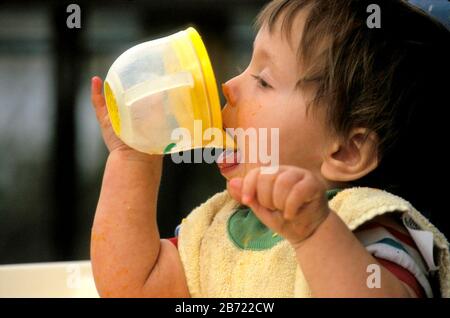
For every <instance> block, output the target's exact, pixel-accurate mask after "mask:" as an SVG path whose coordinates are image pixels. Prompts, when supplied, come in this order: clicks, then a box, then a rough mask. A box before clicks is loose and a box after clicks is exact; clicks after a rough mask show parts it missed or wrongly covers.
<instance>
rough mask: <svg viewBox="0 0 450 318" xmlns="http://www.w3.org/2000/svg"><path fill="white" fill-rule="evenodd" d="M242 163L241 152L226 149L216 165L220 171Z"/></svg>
mask: <svg viewBox="0 0 450 318" xmlns="http://www.w3.org/2000/svg"><path fill="white" fill-rule="evenodd" d="M240 161H241V152H240V151H239V149H238V150H231V149H226V150H224V151H223V152H222V153H221V154H220V155H219V156H218V157H217V159H216V164H217V166H218V167H219V169H220V170H225V169H229V168H231V167H234V166H237V165H238V164H239V163H240Z"/></svg>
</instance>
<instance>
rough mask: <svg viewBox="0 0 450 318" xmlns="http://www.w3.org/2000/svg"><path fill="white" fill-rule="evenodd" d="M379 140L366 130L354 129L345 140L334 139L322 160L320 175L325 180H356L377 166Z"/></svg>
mask: <svg viewBox="0 0 450 318" xmlns="http://www.w3.org/2000/svg"><path fill="white" fill-rule="evenodd" d="M378 143H379V139H378V136H377V134H376V133H375V132H371V131H369V130H368V129H366V128H354V129H352V131H351V132H350V134H349V136H348V138H346V139H345V140H342V139H339V138H336V140H335V141H334V142H332V143H331V145H330V147H329V148H328V149H327V152H326V156H325V158H323V162H322V166H321V173H322V175H323V176H324V178H326V179H327V180H330V181H339V182H348V181H353V180H357V179H359V178H361V177H363V176H365V175H367V174H368V173H369V172H371V171H372V170H374V169H375V168H376V167H377V165H378V150H377V149H378Z"/></svg>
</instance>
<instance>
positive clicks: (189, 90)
mask: <svg viewBox="0 0 450 318" xmlns="http://www.w3.org/2000/svg"><path fill="white" fill-rule="evenodd" d="M104 91H105V98H106V104H107V108H108V113H109V117H110V120H111V123H112V126H113V129H114V132H115V133H116V135H117V136H119V138H120V139H122V140H123V142H125V143H126V144H127V145H129V146H130V147H132V148H134V149H137V150H139V151H141V152H145V153H149V154H164V153H173V152H178V151H185V150H189V149H194V148H199V147H214V148H234V147H235V144H234V143H233V140H232V138H231V137H230V136H229V135H228V134H226V133H225V132H224V130H223V128H222V116H221V107H220V101H219V95H218V90H217V84H216V80H215V77H214V73H213V69H212V67H211V63H210V60H209V57H208V53H207V51H206V48H205V46H204V44H203V42H202V40H201V37H200V35H199V34H198V33H197V31H196V30H195V29H194V28H191V27H190V28H188V29H186V30H184V31H180V32H178V33H175V34H173V35H170V36H167V37H164V38H160V39H156V40H153V41H148V42H144V43H141V44H138V45H136V46H134V47H132V48H130V49H129V50H127V51H125V52H124V53H123V54H122V55H120V56H119V57H118V58H117V60H116V61H115V62H114V63H113V64H112V66H111V68H110V69H109V71H108V74H107V76H106V78H105V84H104ZM179 128H184V129H185V130H184V131H185V132H187V133H189V134H184V135H183V136H184V137H183V138H180V135H179V134H178V136H179V137H178V138H173V137H174V136H175V135H176V134H175V135H173V132H174V130H176V129H179ZM211 128H215V129H216V131H217V132H219V131H220V133H221V135H220V138H219V137H218V135H217V134H215V135H211V134H208V133H205V132H206V131H207V130H208V129H211ZM186 136H190V138H189V140H187V139H188V138H186Z"/></svg>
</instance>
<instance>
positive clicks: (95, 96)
mask: <svg viewBox="0 0 450 318" xmlns="http://www.w3.org/2000/svg"><path fill="white" fill-rule="evenodd" d="M91 102H92V106H94V110H95V115H96V116H97V121H98V123H99V125H100V129H101V131H102V136H103V140H104V142H105V144H106V147H107V148H108V150H109V152H112V151H113V150H116V149H121V148H123V149H125V148H127V146H126V145H125V144H124V143H123V142H122V141H121V140H120V139H119V138H118V137H117V136H116V134H115V133H114V130H113V128H112V126H111V123H110V121H109V116H108V110H107V109H106V101H105V97H104V96H103V94H102V80H101V78H100V77H98V76H95V77H93V78H92V80H91Z"/></svg>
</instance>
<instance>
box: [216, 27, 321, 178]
mask: <svg viewBox="0 0 450 318" xmlns="http://www.w3.org/2000/svg"><path fill="white" fill-rule="evenodd" d="M299 21H300V22H299V23H297V25H295V30H299V31H301V24H302V23H301V19H299ZM293 33H294V32H293ZM297 38H298V34H297ZM294 42H295V43H298V39H296V40H295V41H292V43H294ZM296 49H297V48H296V47H295V46H294V45H292V47H291V45H290V43H289V41H288V40H287V39H286V36H285V35H284V34H282V33H281V32H280V30H279V27H278V26H277V27H276V28H274V30H273V32H272V33H270V32H269V31H268V28H267V27H262V28H261V30H260V31H259V32H258V34H257V36H256V39H255V42H254V50H253V56H252V60H251V62H250V64H249V66H248V67H247V69H246V70H245V71H244V72H243V73H242V74H240V75H238V76H236V77H234V78H232V79H231V80H229V81H228V82H227V83H226V84H224V95H225V97H226V100H227V103H226V105H225V107H224V108H223V110H222V115H223V124H224V128H234V129H236V128H242V129H244V130H246V129H248V128H265V129H268V132H267V135H268V136H270V129H271V128H278V129H279V141H277V140H273V141H272V142H279V165H294V166H299V167H302V168H305V169H308V170H310V171H312V172H313V173H317V174H318V175H319V176H320V167H321V164H322V158H323V156H324V151H325V149H326V145H327V143H328V142H329V136H328V134H327V131H328V130H327V129H326V127H325V124H324V123H325V115H324V113H323V112H321V110H314V111H312V109H310V111H309V112H308V113H307V112H306V110H307V106H306V105H307V101H308V97H309V96H307V95H308V94H306V93H305V92H302V91H300V90H299V89H298V88H297V87H296V83H297V81H298V79H299V78H300V76H301V69H299V66H298V62H297V58H296ZM311 107H314V105H312V106H311ZM259 137H261V136H258V139H259ZM269 141H270V140H269ZM270 144H271V143H270V142H269V143H267V147H268V151H267V153H268V154H270V153H271V149H273V148H274V147H273V146H271V145H270ZM250 146H255V145H249V144H248V143H246V144H245V146H244V147H245V150H246V151H245V157H244V158H242V160H241V162H242V163H240V164H238V165H236V166H234V167H232V168H228V169H221V173H222V175H223V176H224V177H225V178H226V179H227V180H230V179H232V178H234V177H243V176H245V174H246V173H247V172H248V171H249V170H251V169H252V168H255V167H258V166H262V165H263V164H262V163H261V162H264V161H263V160H257V162H254V160H253V162H250V161H251V160H250V159H251V158H250V157H249V156H248V155H249V147H250Z"/></svg>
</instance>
